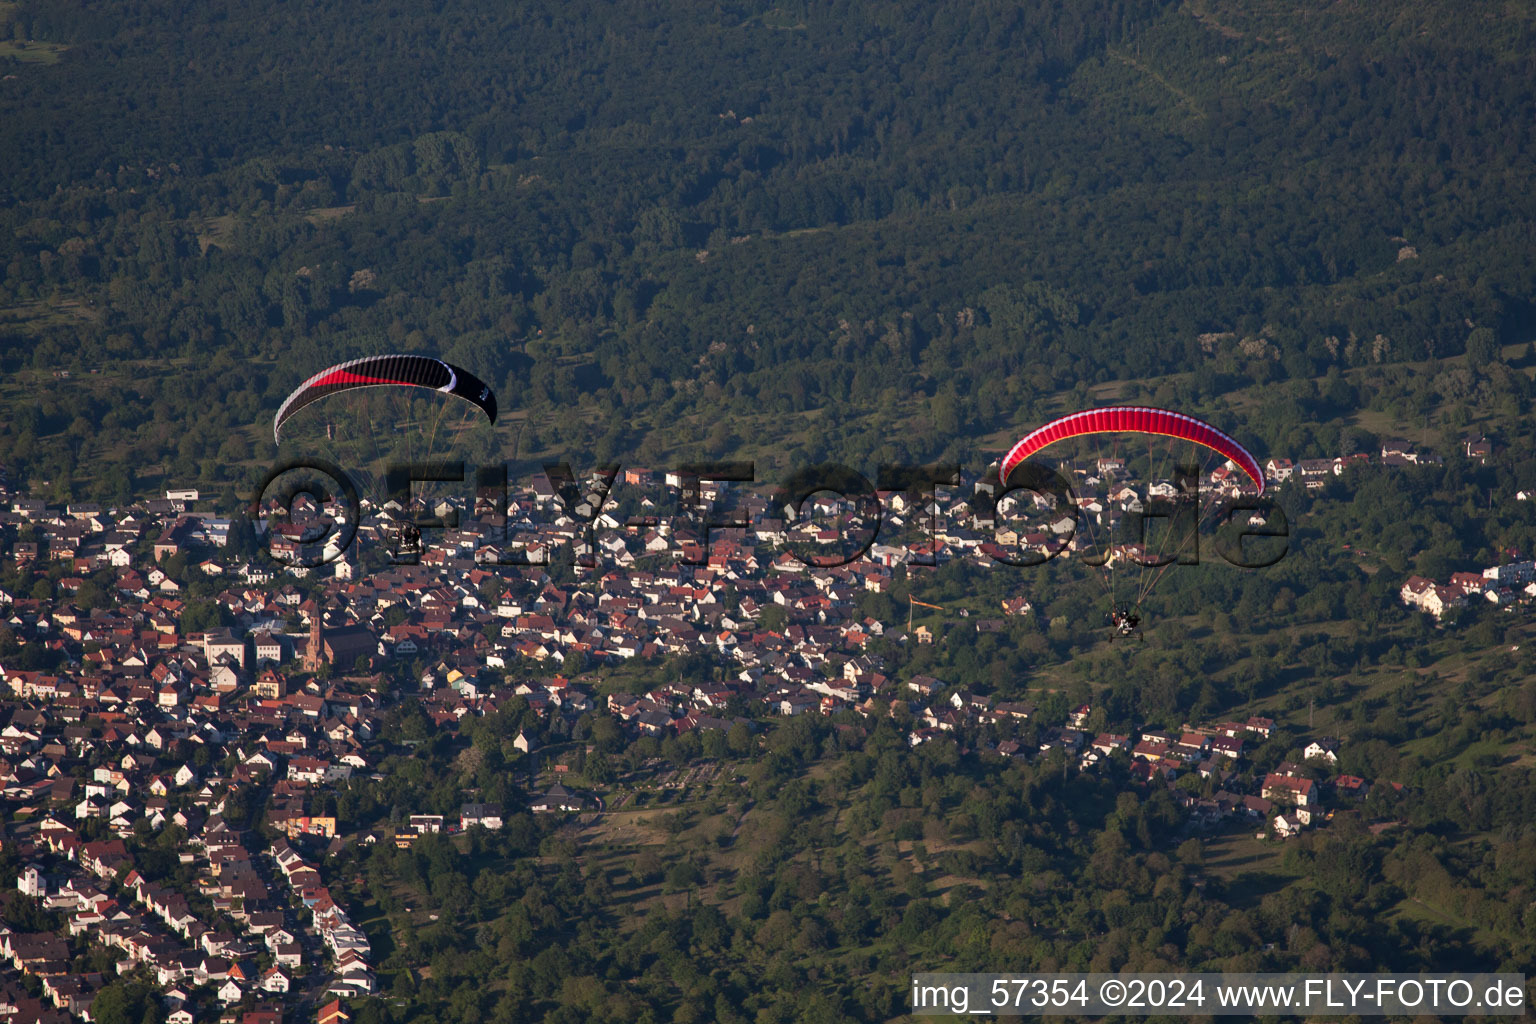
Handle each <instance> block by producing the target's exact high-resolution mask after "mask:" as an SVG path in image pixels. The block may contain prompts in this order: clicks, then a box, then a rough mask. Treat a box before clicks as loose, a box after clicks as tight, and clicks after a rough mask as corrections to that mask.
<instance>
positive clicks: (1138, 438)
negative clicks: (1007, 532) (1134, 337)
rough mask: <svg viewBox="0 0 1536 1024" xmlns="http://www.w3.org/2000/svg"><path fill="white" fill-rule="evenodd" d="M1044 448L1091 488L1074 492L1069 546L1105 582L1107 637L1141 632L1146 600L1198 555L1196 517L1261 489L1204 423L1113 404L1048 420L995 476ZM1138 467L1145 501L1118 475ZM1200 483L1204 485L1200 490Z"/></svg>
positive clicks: (1235, 447) (1238, 453)
mask: <svg viewBox="0 0 1536 1024" xmlns="http://www.w3.org/2000/svg"><path fill="white" fill-rule="evenodd" d="M1053 446H1059V447H1053ZM1047 449H1052V455H1053V456H1055V455H1060V457H1061V461H1062V462H1063V463H1065V465H1066V467H1070V471H1071V472H1072V473H1074V474H1076V475H1077V477H1078V478H1079V481H1080V486H1082V487H1083V488H1085V489H1086V490H1088V492H1089V493H1087V494H1085V495H1073V496H1072V500H1073V501H1074V502H1075V503H1076V504H1077V508H1076V509H1075V510H1073V511H1074V514H1075V517H1076V518H1077V519H1078V520H1079V521H1080V522H1081V523H1082V524H1083V525H1084V526H1085V527H1086V529H1085V530H1083V531H1082V533H1081V534H1080V535H1078V537H1077V538H1075V540H1074V545H1075V547H1076V549H1077V552H1078V554H1079V557H1080V559H1081V561H1082V562H1083V563H1084V564H1086V565H1089V566H1091V567H1093V568H1095V569H1097V570H1098V573H1097V574H1098V575H1099V577H1100V579H1101V581H1102V582H1103V584H1104V587H1105V590H1106V592H1107V594H1106V596H1107V597H1108V599H1109V613H1108V619H1109V623H1110V626H1111V635H1112V637H1113V638H1125V637H1131V636H1136V637H1140V636H1141V623H1142V619H1143V615H1142V602H1143V601H1144V600H1145V599H1146V597H1147V596H1148V595H1149V594H1150V593H1151V592H1152V590H1153V588H1154V587H1155V586H1156V585H1157V583H1158V581H1159V580H1161V579H1162V577H1163V575H1164V573H1165V572H1166V570H1167V568H1168V566H1170V565H1172V564H1175V563H1177V562H1180V561H1194V560H1197V558H1198V554H1197V549H1198V544H1199V540H1198V534H1199V525H1200V522H1201V521H1202V520H1204V519H1206V518H1207V517H1208V516H1210V515H1211V514H1212V513H1213V512H1215V510H1216V509H1217V508H1219V507H1220V505H1221V504H1222V502H1223V500H1224V499H1225V498H1226V497H1228V496H1234V495H1236V494H1237V493H1239V492H1241V491H1246V492H1247V493H1248V494H1257V495H1262V494H1263V493H1264V472H1263V469H1262V468H1261V467H1260V465H1259V462H1258V460H1257V459H1256V458H1254V456H1253V454H1252V453H1251V452H1249V451H1248V449H1246V448H1245V447H1243V446H1242V445H1241V444H1239V443H1238V442H1237V441H1236V440H1235V439H1234V438H1232V437H1231V436H1230V435H1228V434H1226V433H1224V432H1223V431H1221V430H1218V429H1217V428H1216V427H1214V426H1212V425H1211V424H1209V423H1206V422H1204V421H1202V420H1198V419H1196V418H1194V417H1193V416H1188V415H1185V414H1184V413H1179V412H1172V411H1170V410H1167V409H1155V408H1149V407H1146V406H1109V407H1106V408H1100V409H1087V410H1084V411H1082V412H1076V413H1072V414H1071V415H1068V416H1062V417H1059V418H1057V419H1054V420H1052V421H1050V422H1049V423H1046V424H1044V425H1043V426H1041V427H1039V428H1037V429H1035V430H1032V431H1030V432H1029V433H1028V434H1027V435H1025V436H1024V437H1023V438H1021V439H1020V440H1019V441H1018V443H1017V444H1015V445H1014V446H1013V447H1012V448H1010V449H1009V451H1008V453H1007V455H1005V456H1004V458H1003V461H1002V463H1001V465H1000V467H999V478H1000V480H1001V481H1003V482H1004V483H1005V484H1006V482H1007V481H1008V478H1009V476H1010V474H1012V473H1013V472H1014V471H1015V470H1016V469H1017V468H1018V467H1019V466H1021V465H1022V464H1024V462H1025V461H1026V460H1028V459H1030V458H1032V457H1033V456H1035V455H1038V454H1040V453H1041V452H1044V451H1046V450H1047ZM1229 467H1230V468H1229ZM1135 472H1139V473H1141V474H1144V477H1145V483H1146V484H1147V487H1146V490H1145V492H1144V494H1145V497H1143V495H1142V494H1137V493H1135V492H1134V491H1132V489H1130V488H1129V487H1127V486H1126V485H1125V483H1124V481H1123V480H1120V479H1119V478H1120V477H1121V476H1123V475H1129V474H1132V473H1135ZM1243 478H1246V481H1244V480H1243ZM1202 480H1205V481H1208V482H1209V486H1206V487H1204V488H1202V486H1201V482H1202ZM1158 524H1161V528H1160V529H1156V530H1154V529H1153V527H1154V526H1155V525H1158ZM1128 533H1129V534H1133V535H1132V536H1128V535H1127V534H1128ZM1154 533H1155V534H1156V536H1155V537H1153V536H1152V534H1154ZM1116 534H1118V536H1116ZM1126 576H1129V577H1131V579H1130V580H1127V579H1123V578H1122V577H1126ZM1127 584H1129V585H1127Z"/></svg>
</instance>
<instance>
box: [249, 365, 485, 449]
mask: <svg viewBox="0 0 1536 1024" xmlns="http://www.w3.org/2000/svg"><path fill="white" fill-rule="evenodd" d="M371 387H413V388H429V389H431V390H433V391H441V392H443V393H444V394H448V395H454V396H456V397H458V398H462V399H464V400H465V401H466V402H469V403H471V404H472V405H475V406H477V407H478V408H479V409H480V410H481V411H482V412H484V413H485V415H486V417H487V418H488V419H489V420H490V421H491V422H492V423H495V422H496V396H495V395H494V394H492V393H491V388H490V385H488V384H486V383H485V381H483V380H481V379H480V378H479V377H476V376H475V375H474V374H472V373H470V372H469V371H468V370H465V369H463V368H461V367H458V366H454V365H453V364H452V363H446V362H444V361H443V360H441V359H435V358H433V357H431V356H407V355H391V356H366V357H364V358H362V359H353V360H351V361H349V362H345V363H338V364H336V365H335V366H330V367H327V368H326V369H324V370H321V371H320V372H319V373H317V374H315V375H314V376H313V377H311V378H309V379H308V380H306V381H305V382H304V383H302V384H300V385H299V386H298V387H297V388H294V390H293V393H292V394H290V395H289V396H288V397H287V398H286V399H284V401H283V404H282V406H281V407H280V408H279V409H278V410H277V415H276V416H274V417H272V440H273V441H274V442H277V443H281V439H282V430H283V424H284V423H286V422H287V421H288V419H289V418H290V417H292V416H293V414H294V413H296V412H298V411H299V410H300V409H303V408H304V407H305V406H307V405H311V404H313V403H314V402H318V401H320V399H322V398H325V397H326V396H328V395H334V394H336V393H337V392H339V391H350V390H352V389H354V388H371Z"/></svg>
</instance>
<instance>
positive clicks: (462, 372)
mask: <svg viewBox="0 0 1536 1024" xmlns="http://www.w3.org/2000/svg"><path fill="white" fill-rule="evenodd" d="M496 417H497V401H496V395H495V394H494V393H493V392H492V390H491V388H490V385H488V384H486V383H485V381H484V380H482V379H481V378H480V377H478V376H476V375H475V374H473V373H471V372H470V371H468V370H466V369H464V368H463V367H462V366H456V365H455V364H453V363H449V362H447V361H445V360H442V359H439V358H437V357H435V356H424V355H403V354H395V355H380V356H367V357H364V358H361V359H352V360H348V361H347V362H343V363H338V364H336V365H334V366H328V367H326V368H325V369H323V370H321V371H320V372H319V373H315V374H313V375H311V376H309V377H308V378H307V379H306V380H304V381H303V382H302V383H300V384H299V385H298V387H296V388H294V390H293V391H292V392H291V393H290V394H289V395H288V396H287V397H286V398H285V399H284V400H283V402H282V405H281V406H280V407H279V408H278V410H277V414H276V415H275V416H273V418H272V439H273V441H274V442H276V443H277V444H278V445H279V447H280V454H287V455H288V456H289V457H290V458H291V459H300V460H303V459H312V458H314V457H316V456H323V457H324V458H325V459H326V460H327V463H328V464H331V465H338V466H345V467H346V469H345V473H346V474H347V475H348V476H349V477H351V478H352V479H353V480H354V482H355V484H356V488H357V491H358V492H359V496H360V498H361V506H360V508H361V510H362V512H363V513H364V515H365V516H366V515H368V514H371V513H375V512H376V513H378V514H379V516H380V517H381V518H378V517H375V519H374V522H373V523H371V524H369V523H367V522H366V521H365V523H364V526H365V534H364V535H365V536H372V537H377V539H378V540H380V541H381V542H382V545H383V547H384V548H385V549H386V550H387V551H388V552H389V553H390V554H391V555H392V556H393V557H394V559H395V560H396V561H411V560H413V559H415V558H416V557H419V555H420V554H421V549H422V540H421V529H420V528H421V527H423V526H432V525H440V523H438V522H437V520H435V519H433V518H432V516H430V515H429V514H428V512H429V510H431V509H433V508H435V507H438V506H441V505H442V504H443V503H447V504H448V505H449V506H450V507H452V506H454V505H455V502H457V501H458V500H460V497H461V495H460V494H459V493H458V492H459V491H461V490H462V489H463V488H462V483H461V480H462V472H463V470H462V466H463V463H464V460H483V459H487V458H490V457H493V456H494V455H495V454H496V453H497V452H498V451H499V446H498V445H497V444H496V435H495V426H494V425H495V423H496Z"/></svg>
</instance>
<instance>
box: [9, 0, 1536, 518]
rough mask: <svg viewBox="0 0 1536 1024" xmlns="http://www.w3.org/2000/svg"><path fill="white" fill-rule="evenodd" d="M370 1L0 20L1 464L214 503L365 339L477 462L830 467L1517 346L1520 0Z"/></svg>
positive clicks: (1470, 402)
mask: <svg viewBox="0 0 1536 1024" xmlns="http://www.w3.org/2000/svg"><path fill="white" fill-rule="evenodd" d="M368 11H369V13H368V15H367V16H366V17H362V16H359V15H358V14H357V12H356V10H355V9H354V8H352V7H348V6H344V5H308V6H305V7H303V8H295V7H290V6H274V7H272V8H271V9H270V10H268V9H267V8H265V7H261V6H260V5H255V6H251V5H238V4H230V3H224V2H215V3H211V4H206V5H195V6H194V5H176V4H158V5H156V4H112V5H108V4H103V3H76V2H66V3H57V4H55V3H50V4H25V3H23V4H21V5H20V6H18V7H14V8H7V9H6V12H5V17H6V18H7V25H8V28H9V30H10V33H11V35H12V36H13V38H15V39H18V40H39V41H45V42H48V43H50V44H52V45H53V46H54V47H55V49H56V50H57V53H56V56H57V59H56V60H55V61H54V62H52V63H47V62H39V61H29V62H21V61H20V60H19V59H17V58H15V57H14V56H13V58H12V59H13V60H14V61H15V63H13V64H12V66H11V69H10V71H9V72H8V74H7V75H6V79H5V83H4V92H3V94H0V95H3V101H0V102H3V110H4V113H5V116H4V118H3V119H0V188H3V190H4V191H3V193H0V194H3V196H4V199H5V202H4V206H3V209H0V218H3V229H4V230H3V231H0V360H3V366H4V368H5V370H6V373H7V375H8V377H9V379H10V382H9V384H8V385H7V392H6V395H5V399H6V402H7V405H8V406H9V407H13V408H15V410H16V415H15V416H14V417H8V418H7V419H8V422H7V423H6V424H5V426H4V428H3V431H4V432H3V434H0V445H3V446H4V451H5V453H6V454H5V456H4V458H5V460H6V462H7V463H8V464H9V465H10V468H11V471H12V473H13V474H15V475H31V474H33V471H34V470H36V471H37V472H36V473H35V475H36V476H37V478H38V479H39V480H48V481H49V482H50V486H53V487H56V488H58V489H59V490H60V493H61V494H62V493H64V492H67V491H69V490H70V489H71V488H77V489H81V490H83V491H87V492H92V493H95V494H97V495H99V496H103V497H105V496H111V495H121V494H122V493H125V492H128V493H131V492H132V491H133V490H134V489H135V488H137V487H138V486H140V482H141V481H142V482H143V483H145V484H147V485H149V486H154V485H155V484H156V483H157V482H158V481H159V479H160V478H161V476H162V475H163V474H165V473H170V474H171V475H173V476H175V477H177V478H178V479H186V478H187V477H189V476H200V477H201V478H203V479H204V480H205V481H209V482H213V481H217V480H219V479H226V480H231V481H238V480H244V479H245V478H246V477H248V476H249V475H250V474H252V473H254V472H256V466H257V465H258V464H261V463H264V462H265V461H266V460H267V458H268V455H269V449H268V447H267V446H266V443H265V434H264V432H263V430H262V424H263V423H265V422H266V420H267V418H268V417H269V415H270V413H271V412H272V411H273V410H274V409H275V407H276V405H277V403H278V401H279V400H280V398H281V396H282V395H283V394H284V393H286V391H287V390H288V389H289V388H290V387H291V386H292V385H293V384H294V383H296V382H297V381H298V380H301V379H303V377H304V375H305V374H307V373H309V372H312V371H313V370H315V369H317V368H319V367H320V366H322V365H326V364H327V363H329V362H331V361H335V360H336V359H339V358H341V357H344V356H351V355H357V354H366V353H370V352H379V351H389V350H410V351H432V352H437V353H440V354H442V355H444V356H445V357H447V358H450V359H455V360H458V361H461V362H462V363H463V364H464V365H466V366H470V367H472V368H474V369H475V370H476V371H477V372H478V373H480V374H481V375H482V376H484V377H485V378H486V379H488V380H491V381H493V382H494V383H495V384H497V385H499V391H500V392H501V395H502V404H503V408H508V409H513V410H516V411H517V413H518V414H523V413H526V417H527V418H526V421H525V420H524V419H522V418H520V415H519V416H514V417H512V418H510V419H509V420H508V422H507V425H506V428H505V432H504V441H505V445H504V447H505V450H506V451H507V453H508V454H509V455H510V454H516V455H519V456H526V455H528V454H533V453H538V452H551V451H558V452H560V453H572V454H574V455H577V456H579V457H581V461H585V458H586V457H589V456H594V455H595V456H597V457H635V456H638V457H641V458H644V459H647V460H654V459H660V458H664V457H666V456H667V455H669V454H671V453H675V452H679V451H693V452H697V451H708V452H712V453H716V454H719V453H727V452H732V451H738V450H746V451H748V452H749V453H750V452H751V451H753V450H758V451H771V452H774V453H777V454H779V455H780V456H781V457H782V458H783V459H785V460H786V461H803V460H805V459H811V458H816V457H822V456H828V455H833V456H837V457H842V458H845V459H848V460H850V461H855V462H861V461H863V460H871V461H872V460H874V459H876V458H884V459H899V458H904V457H905V458H929V457H933V456H938V455H944V454H948V455H951V456H955V455H963V456H967V457H972V458H974V457H975V450H976V443H977V440H978V439H982V438H985V439H988V443H990V444H1001V438H1003V437H1004V436H1006V435H1007V434H1009V433H1011V432H1013V431H1015V430H1017V429H1019V428H1020V427H1022V426H1025V425H1028V424H1030V423H1032V422H1037V421H1038V418H1039V417H1040V415H1041V413H1042V407H1043V406H1047V405H1049V404H1051V402H1052V399H1051V396H1053V395H1055V394H1056V393H1057V392H1059V391H1062V390H1063V389H1070V388H1074V387H1079V388H1080V387H1082V386H1084V385H1088V384H1093V383H1095V382H1105V381H1147V380H1149V379H1150V378H1154V377H1161V376H1163V375H1166V374H1181V375H1183V376H1182V377H1180V379H1179V387H1180V390H1179V391H1178V393H1177V396H1176V397H1177V399H1178V400H1179V401H1182V402H1184V403H1186V404H1189V405H1193V406H1207V407H1209V406H1213V405H1217V404H1219V401H1220V396H1222V395H1224V394H1226V393H1228V392H1230V391H1231V390H1232V389H1233V388H1234V387H1236V386H1239V385H1242V384H1244V383H1256V384H1270V383H1273V382H1276V381H1282V380H1286V379H1289V380H1291V381H1300V380H1303V379H1305V378H1313V377H1323V376H1324V375H1326V374H1333V373H1337V374H1342V375H1344V377H1345V379H1346V380H1347V379H1348V378H1349V375H1350V374H1351V373H1352V372H1354V370H1355V369H1357V368H1361V367H1384V366H1386V367H1389V366H1391V365H1393V364H1407V363H1409V362H1415V363H1416V362H1418V361H1422V360H1425V359H1443V358H1445V357H1448V356H1456V355H1459V354H1460V353H1462V352H1463V351H1464V350H1465V348H1466V347H1467V344H1468V339H1469V337H1470V336H1471V334H1472V333H1473V331H1474V330H1484V331H1486V332H1491V335H1490V342H1491V343H1492V344H1493V345H1494V346H1495V347H1496V346H1497V344H1498V343H1499V342H1508V341H1523V340H1524V339H1525V338H1526V337H1527V335H1528V333H1529V328H1530V326H1531V307H1530V297H1531V295H1532V294H1533V289H1532V275H1533V273H1536V272H1533V270H1532V262H1531V261H1530V259H1529V258H1528V255H1529V253H1530V251H1531V245H1530V242H1531V232H1532V217H1533V208H1532V203H1533V199H1532V196H1531V194H1530V191H1529V189H1527V188H1525V187H1523V181H1524V178H1525V170H1524V169H1525V168H1527V167H1528V166H1529V164H1530V162H1531V157H1532V154H1531V151H1530V147H1531V145H1532V143H1531V133H1530V132H1529V131H1527V130H1526V129H1527V128H1528V127H1529V125H1530V123H1531V120H1532V103H1533V97H1532V94H1531V90H1530V87H1529V83H1530V81H1531V80H1532V78H1533V74H1532V71H1533V69H1532V68H1531V66H1530V61H1531V60H1532V58H1531V56H1530V54H1531V52H1532V47H1531V45H1530V43H1531V38H1532V32H1531V23H1530V18H1529V14H1528V12H1522V11H1521V10H1520V9H1518V8H1514V9H1509V10H1505V9H1502V8H1501V9H1498V10H1497V11H1495V10H1494V9H1493V8H1489V9H1488V14H1487V16H1486V17H1479V18H1462V17H1459V16H1458V14H1457V12H1456V9H1455V8H1454V7H1453V6H1452V5H1445V4H1432V3H1418V4H1412V5H1407V6H1405V7H1403V8H1401V9H1398V10H1397V11H1395V12H1394V13H1392V14H1391V15H1386V14H1383V13H1382V12H1380V11H1379V10H1377V9H1376V8H1373V7H1368V6H1366V5H1364V4H1334V5H1330V6H1327V7H1316V6H1314V5H1311V4H1305V3H1282V4H1273V5H1268V6H1266V7H1263V8H1258V9H1249V7H1248V6H1247V5H1238V4H1221V3H1183V4H1174V3H1159V2H1154V0H1142V2H1138V3H1109V2H1094V3H1083V4H1073V5H1070V6H1068V7H1066V8H1064V9H1056V8H1053V7H1050V6H1046V5H1036V6H1028V5H1015V4H1002V3H987V4H980V5H974V4H968V5H942V4H907V5H889V6H886V7H882V8H880V9H879V10H878V11H876V10H871V9H868V8H866V7H865V6H864V5H833V6H828V5H803V6H799V7H796V6H793V5H790V6H780V7H772V8H769V7H766V6H762V5H750V4H718V5H706V6H699V7H695V8H689V9H684V10H679V11H671V10H669V11H665V12H663V11H662V10H661V9H659V8H657V7H655V6H640V7H635V6H633V5H612V4H601V3H591V4H586V3H583V4H579V5H577V6H575V7H572V6H570V5H552V6H544V7H540V6H538V5H533V6H528V5H518V6H516V7H506V6H503V5H495V4H482V3H477V2H472V0H464V2H451V3H444V4H441V5H435V6H432V7H426V8H424V7H420V6H419V5H408V4H397V3H379V4H376V5H372V6H370V7H369V8H368ZM59 48H62V49H59ZM4 59H6V58H5V57H4V51H0V60H4ZM1202 336H1204V341H1202V340H1201V338H1202ZM58 370H68V371H70V372H71V374H72V376H71V378H70V380H69V381H62V380H59V379H56V378H55V377H54V376H53V375H52V374H53V373H54V371H58ZM89 371H99V375H98V377H97V378H96V379H90V378H89ZM82 375H85V377H84V378H82ZM1433 376H1434V375H1433V374H1429V375H1428V377H1430V378H1432V377H1433ZM1330 379H1334V380H1337V379H1338V378H1337V377H1333V378H1330ZM1491 383H1492V385H1493V386H1497V385H1498V384H1499V383H1500V381H1499V379H1498V378H1497V377H1496V376H1495V377H1494V379H1493V380H1492V382H1491ZM1522 383H1523V382H1522ZM1478 385H1479V381H1478V380H1477V379H1474V380H1472V381H1470V382H1469V384H1468V387H1467V388H1466V389H1464V393H1461V394H1457V395H1451V396H1446V397H1445V398H1444V399H1439V398H1436V397H1434V396H1432V395H1429V394H1426V393H1425V392H1426V391H1427V390H1428V385H1427V383H1426V380H1417V381H1416V382H1414V383H1413V384H1412V385H1411V386H1408V387H1406V388H1405V389H1400V390H1398V391H1396V392H1391V393H1390V394H1388V396H1387V398H1386V399H1384V400H1390V399H1391V398H1393V397H1397V398H1399V399H1400V400H1401V401H1403V403H1404V405H1405V406H1406V407H1409V408H1411V407H1412V406H1413V405H1423V404H1425V403H1426V401H1428V402H1431V403H1434V404H1436V405H1438V404H1439V402H1440V401H1445V402H1448V403H1449V404H1450V405H1453V406H1454V405H1462V406H1465V407H1467V408H1469V409H1471V410H1472V414H1473V415H1474V416H1476V415H1477V414H1479V413H1486V412H1488V411H1489V410H1488V408H1487V405H1486V403H1485V402H1483V401H1482V400H1481V397H1482V396H1481V394H1480V392H1479V390H1478ZM207 394H217V395H220V396H221V400H220V401H219V402H217V403H205V402H203V401H201V398H202V397H203V396H205V395H207ZM1148 397H1151V396H1150V395H1149V396H1148ZM1326 397H1327V398H1330V399H1338V398H1339V397H1340V396H1339V395H1337V394H1332V393H1330V394H1328V395H1327V396H1326ZM1343 397H1344V398H1345V399H1346V400H1345V401H1338V402H1335V403H1333V404H1335V406H1336V408H1335V409H1334V410H1331V411H1333V412H1339V411H1342V410H1343V409H1347V408H1351V407H1352V406H1351V404H1350V402H1349V401H1347V399H1348V398H1349V397H1351V396H1347V395H1346V396H1343ZM1361 404H1363V403H1361ZM29 407H30V408H29ZM722 411H723V414H722ZM1287 411H1288V412H1290V413H1291V415H1290V416H1255V417H1254V421H1253V423H1252V424H1251V426H1250V427H1249V429H1250V431H1251V433H1250V435H1249V436H1251V437H1253V439H1254V440H1255V442H1256V444H1257V446H1258V447H1260V448H1263V447H1266V445H1267V446H1268V447H1270V448H1279V447H1280V446H1281V445H1283V444H1286V443H1288V442H1293V441H1296V440H1299V441H1300V442H1301V443H1306V442H1308V441H1310V440H1311V438H1307V437H1305V436H1303V437H1301V438H1293V437H1292V435H1291V432H1292V431H1294V429H1295V428H1296V427H1297V426H1298V425H1299V424H1305V423H1312V422H1314V421H1315V419H1316V417H1317V415H1318V414H1319V412H1320V410H1317V409H1313V408H1307V407H1302V408H1299V409H1294V410H1287ZM1323 411H1328V410H1323ZM1244 414H1245V412H1244V411H1242V410H1239V411H1236V412H1234V413H1232V414H1231V415H1232V416H1233V417H1234V418H1241V416H1243V415H1244ZM1447 414H1448V415H1449V412H1448V413H1447ZM681 427H686V428H687V429H686V430H684V429H680V428H681ZM91 428H94V429H91ZM1334 436H1336V435H1331V436H1329V437H1327V438H1326V441H1327V442H1331V441H1333V440H1334ZM1289 454H1293V455H1307V454H1326V452H1306V451H1298V452H1291V453H1289ZM104 455H107V456H112V457H113V458H112V459H111V461H110V463H107V462H104V461H103V459H102V456H104ZM123 455H127V456H128V457H127V458H121V456H123ZM106 464H110V465H111V466H112V467H113V468H112V469H111V471H110V473H108V472H104V471H103V470H102V467H103V465H106ZM77 478H78V479H77ZM93 489H94V490H93Z"/></svg>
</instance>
